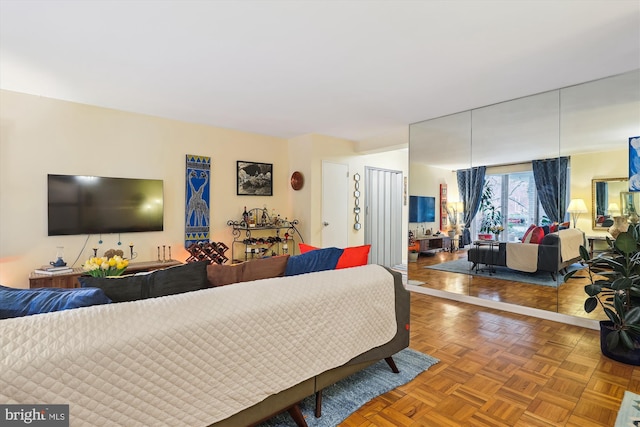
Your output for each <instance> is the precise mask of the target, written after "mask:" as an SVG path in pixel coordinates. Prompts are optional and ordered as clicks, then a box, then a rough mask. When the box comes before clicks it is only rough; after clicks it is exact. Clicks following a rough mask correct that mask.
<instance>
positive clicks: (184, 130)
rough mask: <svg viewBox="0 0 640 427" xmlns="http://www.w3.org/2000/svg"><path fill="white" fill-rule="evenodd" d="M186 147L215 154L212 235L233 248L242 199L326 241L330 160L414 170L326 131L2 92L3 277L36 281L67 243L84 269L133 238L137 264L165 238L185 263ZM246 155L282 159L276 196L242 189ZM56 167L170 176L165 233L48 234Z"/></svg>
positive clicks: (398, 157) (353, 166) (396, 156)
mask: <svg viewBox="0 0 640 427" xmlns="http://www.w3.org/2000/svg"><path fill="white" fill-rule="evenodd" d="M403 153H404V154H403ZM186 154H196V155H201V156H210V157H211V194H210V197H211V199H210V200H211V239H212V240H213V241H221V242H224V243H225V244H227V245H229V246H231V242H232V236H231V230H230V228H229V227H228V226H227V225H226V222H227V221H228V220H230V219H240V216H241V213H242V209H243V206H247V208H251V207H263V206H264V205H265V204H266V205H267V207H268V209H269V210H271V209H272V208H275V209H276V211H277V213H280V214H281V216H283V217H288V218H297V219H298V220H300V231H301V233H302V235H303V237H304V238H305V241H307V242H311V243H312V244H314V243H315V244H319V245H320V244H321V242H320V241H318V239H317V230H318V227H317V224H320V223H321V218H320V216H321V203H322V201H321V194H322V193H321V163H322V160H332V161H339V162H343V163H345V164H348V165H349V170H350V172H351V173H354V172H356V171H358V172H360V173H362V171H363V170H364V165H368V166H379V167H383V166H384V167H386V168H388V169H398V170H402V171H403V172H404V173H405V174H406V173H407V159H406V149H405V150H404V152H403V151H402V150H400V151H398V152H392V153H391V154H369V155H360V154H359V153H357V152H356V151H354V143H353V142H352V141H345V140H341V139H337V138H331V137H325V136H321V135H305V136H301V137H298V138H293V139H291V140H285V139H281V138H275V137H269V136H264V135H257V134H251V133H246V132H240V131H235V130H229V129H223V128H215V127H211V126H203V125H197V124H191V123H184V122H179V121H175V120H168V119H161V118H157V117H150V116H145V115H140V114H133V113H127V112H123V111H116V110H110V109H105V108H99V107H92V106H87V105H82V104H76V103H71V102H65V101H60V100H54V99H49V98H42V97H38V96H32V95H26V94H21V93H15V92H9V91H0V283H1V284H3V285H6V286H12V287H22V288H25V287H28V276H29V273H30V272H31V271H32V270H33V269H34V268H37V267H39V266H41V265H43V264H47V263H48V262H49V261H52V260H54V258H55V255H56V247H57V246H64V252H65V261H66V262H67V263H68V264H70V265H71V264H73V265H74V266H76V267H79V266H81V265H82V263H83V262H84V260H85V259H86V258H87V257H89V256H90V255H91V254H92V253H93V251H92V250H91V248H92V247H99V251H98V253H99V254H100V253H102V252H103V251H104V250H106V249H110V248H116V249H118V248H123V249H125V253H126V252H127V251H128V244H129V243H130V242H132V243H133V244H134V245H135V247H134V249H135V251H136V252H137V253H138V258H137V260H138V261H149V260H154V259H156V258H157V246H158V245H167V246H169V245H170V246H171V247H172V255H173V258H175V259H178V260H185V259H186V258H187V256H188V254H187V252H186V250H185V248H184V237H183V234H184V221H185V220H184V203H185V200H184V199H185V193H184V191H185V177H184V174H185V155H186ZM237 160H248V161H256V162H265V163H273V165H274V177H273V178H274V187H273V196H272V197H254V196H237V195H236V161H237ZM296 170H298V171H300V172H302V173H303V175H304V176H305V185H304V187H303V189H302V190H300V191H294V190H292V189H291V186H290V176H291V174H292V173H293V171H296ZM48 173H55V174H70V175H97V176H114V177H129V178H153V179H162V180H163V181H164V197H165V207H164V209H165V212H164V231H163V232H151V233H127V234H123V235H121V236H120V241H121V242H122V246H118V245H117V242H118V238H119V236H118V235H117V234H115V235H103V236H102V240H103V242H104V243H103V244H102V245H99V244H98V240H99V239H100V236H95V235H92V236H90V237H89V238H88V240H87V236H86V235H82V236H52V237H49V236H47V211H46V209H47V204H46V203H47V194H46V191H47V181H46V176H47V174H48ZM349 218H352V215H351V214H350V215H349ZM405 234H406V233H405ZM363 236H364V232H363V230H360V232H355V231H354V232H352V233H351V235H350V236H349V242H350V244H357V243H361V242H362V240H363ZM228 256H229V258H231V250H229V252H228ZM76 258H77V261H76ZM74 261H76V262H75V263H74Z"/></svg>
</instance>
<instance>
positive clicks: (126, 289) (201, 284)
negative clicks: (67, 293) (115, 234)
mask: <svg viewBox="0 0 640 427" xmlns="http://www.w3.org/2000/svg"><path fill="white" fill-rule="evenodd" d="M78 280H79V281H80V285H81V286H82V287H85V288H86V287H94V288H101V289H102V290H104V293H105V294H107V296H108V297H109V298H111V300H112V301H113V302H124V301H136V300H139V299H145V298H155V297H161V296H166V295H173V294H179V293H183V292H190V291H197V290H199V289H204V288H206V287H208V286H209V282H208V281H207V262H206V261H198V262H194V263H189V264H183V265H176V266H174V267H169V268H165V269H162V270H156V271H152V272H150V273H138V274H133V275H129V276H115V277H92V276H80V277H79V278H78Z"/></svg>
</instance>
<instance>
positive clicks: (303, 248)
mask: <svg viewBox="0 0 640 427" xmlns="http://www.w3.org/2000/svg"><path fill="white" fill-rule="evenodd" d="M298 248H300V253H301V254H306V253H307V252H310V251H314V250H316V249H320V248H316V247H315V246H311V245H307V244H306V243H298Z"/></svg>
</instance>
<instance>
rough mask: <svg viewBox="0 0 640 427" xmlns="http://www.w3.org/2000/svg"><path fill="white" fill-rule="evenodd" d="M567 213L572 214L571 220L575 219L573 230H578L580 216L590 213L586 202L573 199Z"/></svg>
mask: <svg viewBox="0 0 640 427" xmlns="http://www.w3.org/2000/svg"><path fill="white" fill-rule="evenodd" d="M567 212H569V213H570V214H571V218H572V219H573V228H576V222H577V221H578V217H579V216H580V214H581V213H587V212H589V211H588V210H587V205H586V204H585V203H584V200H582V199H571V202H569V207H568V208H567Z"/></svg>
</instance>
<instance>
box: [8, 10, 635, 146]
mask: <svg viewBox="0 0 640 427" xmlns="http://www.w3.org/2000/svg"><path fill="white" fill-rule="evenodd" d="M636 68H640V2H639V1H638V0H617V1H609V0H603V1H600V0H592V1H538V0H532V1H528V0H520V1H512V2H507V1H503V0H497V1H494V0H480V1H478V0H457V1H440V0H432V1H427V0H425V1H391V0H389V1H373V0H372V1H360V0H357V1H349V0H345V1H313V0H309V1H290V0H287V1H273V0H264V1H251V0H245V1H204V0H200V1H193V0H191V1H190V0H185V1H172V0H164V1H153V0H150V1H139V0H138V1H136V0H131V1H127V2H124V1H112V0H108V1H101V0H92V1H84V2H80V1H75V0H74V1H60V0H44V1H41V0H29V1H23V0H19V1H15V0H0V87H1V88H2V89H7V90H12V91H17V92H24V93H29V94H35V95H40V96H45V97H51V98H57V99H63V100H69V101H74V102H80V103H85V104H90V105H97V106H103V107H108V108H115V109H118V110H124V111H130V112H137V113H143V114H149V115H153V116H159V117H166V118H171V119H177V120H182V121H186V122H193V123H202V124H207V125H212V126H217V127H224V128H231V129H238V130H243V131H248V132H255V133H260V134H266V135H272V136H277V137H282V138H290V137H294V136H298V135H303V134H308V133H316V134H324V135H330V136H334V137H339V138H345V139H350V140H354V141H358V142H359V145H358V146H359V147H360V149H362V150H363V151H366V150H370V149H377V148H379V147H382V146H395V145H399V144H406V142H407V125H408V124H410V123H414V122H418V121H421V120H424V119H427V118H433V117H438V116H443V115H446V114H450V113H454V112H458V111H462V110H467V109H469V108H475V107H479V106H483V105H488V104H493V103H495V102H499V101H503V100H507V99H512V98H516V97H520V96H524V95H529V94H534V93H539V92H542V91H545V90H549V89H554V88H558V87H564V86H568V85H572V84H576V83H580V82H584V81H588V80H592V79H596V78H600V77H604V76H608V75H613V74H618V73H622V72H625V71H629V70H632V69H636Z"/></svg>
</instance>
